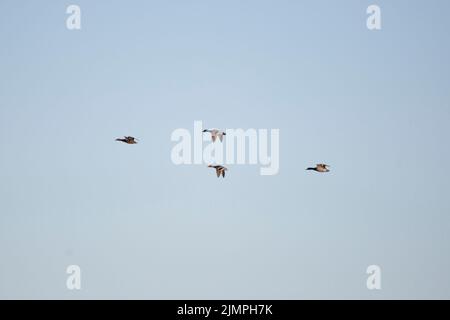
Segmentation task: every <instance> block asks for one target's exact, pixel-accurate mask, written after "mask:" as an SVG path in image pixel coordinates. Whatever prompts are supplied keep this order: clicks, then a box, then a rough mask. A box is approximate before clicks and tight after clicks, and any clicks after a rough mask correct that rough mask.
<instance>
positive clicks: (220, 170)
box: [208, 165, 228, 178]
mask: <svg viewBox="0 0 450 320" xmlns="http://www.w3.org/2000/svg"><path fill="white" fill-rule="evenodd" d="M208 167H209V168H214V169H216V173H217V178H219V177H220V175H222V177H223V178H225V171H227V170H228V169H227V168H225V167H223V166H213V165H209V166H208Z"/></svg>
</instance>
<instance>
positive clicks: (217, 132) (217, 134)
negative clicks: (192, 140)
mask: <svg viewBox="0 0 450 320" xmlns="http://www.w3.org/2000/svg"><path fill="white" fill-rule="evenodd" d="M203 132H209V133H211V139H212V141H213V142H216V139H217V137H219V140H220V142H222V141H223V136H226V135H227V134H226V133H225V132H223V131H221V130H218V129H205V130H203Z"/></svg>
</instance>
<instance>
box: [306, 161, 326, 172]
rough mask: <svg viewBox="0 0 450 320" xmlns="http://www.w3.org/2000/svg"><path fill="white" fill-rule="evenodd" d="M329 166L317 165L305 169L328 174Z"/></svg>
mask: <svg viewBox="0 0 450 320" xmlns="http://www.w3.org/2000/svg"><path fill="white" fill-rule="evenodd" d="M328 167H329V165H327V164H324V163H319V164H317V165H316V166H315V167H314V168H306V170H314V171H317V172H329V171H330V169H328Z"/></svg>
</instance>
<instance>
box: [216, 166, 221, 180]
mask: <svg viewBox="0 0 450 320" xmlns="http://www.w3.org/2000/svg"><path fill="white" fill-rule="evenodd" d="M216 174H217V178H219V177H220V168H216Z"/></svg>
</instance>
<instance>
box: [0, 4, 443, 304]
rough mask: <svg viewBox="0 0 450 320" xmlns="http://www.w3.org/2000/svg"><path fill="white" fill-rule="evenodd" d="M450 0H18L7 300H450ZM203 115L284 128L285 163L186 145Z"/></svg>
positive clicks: (5, 104)
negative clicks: (315, 168)
mask: <svg viewBox="0 0 450 320" xmlns="http://www.w3.org/2000/svg"><path fill="white" fill-rule="evenodd" d="M373 3H376V4H378V5H379V6H380V7H381V10H382V30H380V31H376V32H373V31H372V32H371V31H369V30H368V29H367V28H366V16H367V15H366V8H367V6H368V5H370V4H373ZM70 4H78V5H79V6H80V7H81V10H82V30H80V31H69V30H67V29H66V24H65V20H66V17H67V14H66V13H65V11H66V7H67V6H68V5H70ZM449 12H450V3H449V2H448V1H446V0H441V1H438V0H435V1H424V0H422V1H406V0H402V1H401V0H396V1H360V0H358V1H357V0H346V1H332V0H329V1H273V0H272V1H266V0H257V1H256V0H253V1H250V0H249V1H239V0H228V1H216V0H215V1H206V0H205V1H200V0H192V1H181V0H179V1H105V0H102V1H100V0H96V1H92V0H89V1H87V0H77V1H50V0H46V1H12V0H2V1H1V2H0V43H1V45H0V155H1V156H0V256H1V258H0V259H1V262H0V298H44V299H46V298H62V299H72V298H73V299H77V298H150V299H158V298H161V299H165V298H185V299H187V298H190V299H195V298H204V299H207V298H209V299H216V298H225V299H227V298H234V299H241V298H253V299H262V298H267V299H282V298H284V299H303V298H342V299H346V298H362V299H379V298H385V299H391V298H447V299H448V298H450V274H449V269H450V239H449V229H450V197H449V190H450V174H449V172H448V171H447V168H446V166H447V164H448V163H450V150H449V143H448V141H447V140H448V137H449V136H450V126H449V120H450V90H449V84H450V64H449V57H450V40H449V39H450V38H449V31H450V20H449V19H448V14H449ZM195 120H202V121H203V123H204V125H205V126H207V127H218V128H244V129H245V128H268V129H270V128H279V129H280V136H281V138H280V139H281V146H280V148H281V149H280V173H279V174H278V175H276V176H271V177H267V176H260V175H259V167H258V166H231V167H230V168H229V169H230V170H229V172H228V173H229V174H228V175H227V177H226V178H225V179H220V180H219V179H217V178H216V177H215V175H214V172H212V171H210V170H211V169H208V168H205V166H199V165H197V166H175V165H173V164H172V162H171V161H170V151H171V148H172V147H173V145H174V143H172V142H171V141H170V134H171V132H172V131H173V130H175V129H177V128H188V129H192V126H193V122H194V121H195ZM128 134H129V135H134V136H136V137H139V138H140V139H141V143H140V144H138V145H136V146H128V145H124V144H120V143H117V142H115V141H114V139H115V138H116V137H118V136H122V135H128ZM318 162H326V163H329V164H330V165H331V166H332V167H331V169H332V171H331V172H330V173H329V174H326V175H320V174H315V173H314V172H307V171H305V170H304V168H306V167H307V166H310V165H313V164H315V163H318ZM70 264H77V265H79V266H80V267H81V269H82V290H80V291H69V290H67V288H66V286H65V283H66V277H67V275H66V273H65V270H66V267H67V266H68V265H70ZM371 264H376V265H379V266H380V267H381V268H382V290H381V291H377V292H374V291H369V290H367V288H366V277H367V275H366V274H365V271H366V268H367V266H369V265H371Z"/></svg>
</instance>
